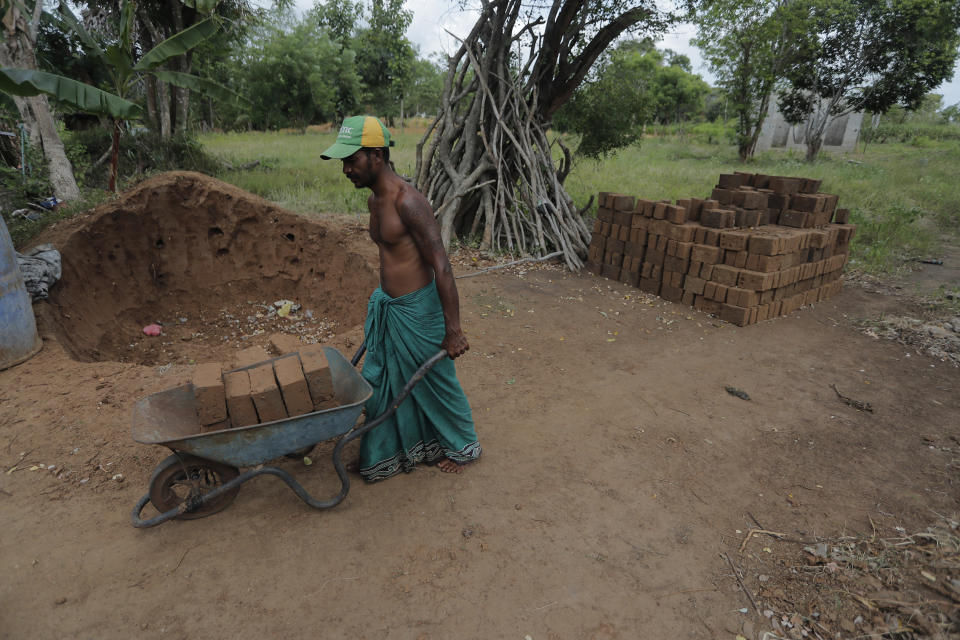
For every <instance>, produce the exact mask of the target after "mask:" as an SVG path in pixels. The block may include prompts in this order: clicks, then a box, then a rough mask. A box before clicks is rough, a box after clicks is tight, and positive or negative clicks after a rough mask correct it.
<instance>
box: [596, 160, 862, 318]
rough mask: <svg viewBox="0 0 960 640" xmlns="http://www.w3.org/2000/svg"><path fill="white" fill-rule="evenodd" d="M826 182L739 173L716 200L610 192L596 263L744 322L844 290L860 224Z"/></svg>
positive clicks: (603, 202) (602, 270) (599, 225)
mask: <svg viewBox="0 0 960 640" xmlns="http://www.w3.org/2000/svg"><path fill="white" fill-rule="evenodd" d="M819 189H820V181H819V180H808V179H805V178H787V177H780V176H766V175H759V174H748V173H734V174H727V175H721V176H720V182H719V184H718V185H717V187H716V188H715V189H714V190H713V193H712V194H711V197H710V198H709V199H706V200H701V199H698V198H689V199H685V200H677V202H676V203H671V202H669V201H666V200H663V201H659V202H654V201H651V200H643V199H641V198H635V197H634V196H630V195H624V194H619V193H601V194H600V211H599V214H598V216H597V221H596V224H595V225H594V228H593V239H592V241H591V243H590V252H589V255H588V258H587V269H589V270H590V271H591V272H592V273H595V274H597V275H602V276H605V277H607V278H610V279H614V280H620V281H621V282H625V283H627V284H629V285H632V286H635V287H639V288H640V289H641V290H642V291H646V292H649V293H652V294H654V295H659V296H660V297H662V298H664V299H665V300H669V301H671V302H679V303H683V304H686V305H689V306H693V307H695V308H697V309H699V310H700V311H704V312H706V313H712V314H716V315H717V316H719V317H720V318H721V319H723V320H726V321H727V322H732V323H734V324H737V325H739V326H744V325H747V324H752V323H754V322H759V321H761V320H766V319H767V318H773V317H776V316H780V315H784V314H787V313H791V312H792V311H795V310H796V309H799V308H800V307H802V306H804V305H807V304H810V303H813V302H818V301H820V300H825V299H826V298H829V297H830V296H832V295H834V294H836V293H837V292H838V291H839V290H840V275H841V273H842V271H843V267H844V265H845V264H846V263H847V258H848V257H849V253H850V240H851V239H852V238H853V236H854V232H855V230H856V227H855V226H854V225H851V224H848V220H849V216H850V212H849V211H848V210H846V209H837V196H835V195H831V194H828V193H820V192H819Z"/></svg>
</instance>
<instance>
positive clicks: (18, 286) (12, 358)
mask: <svg viewBox="0 0 960 640" xmlns="http://www.w3.org/2000/svg"><path fill="white" fill-rule="evenodd" d="M42 346H43V342H42V341H41V340H40V336H38V335H37V323H36V320H35V319H34V317H33V303H32V301H31V298H30V294H29V293H27V289H26V287H25V286H24V284H23V276H22V275H20V268H19V267H18V266H17V254H16V252H14V250H13V240H11V238H10V232H9V231H7V225H6V224H4V222H3V218H0V369H6V368H8V367H12V366H13V365H15V364H20V363H21V362H23V361H24V360H27V359H29V358H30V357H31V356H33V355H34V354H35V353H36V352H38V351H40V347H42Z"/></svg>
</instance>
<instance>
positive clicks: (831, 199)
mask: <svg viewBox="0 0 960 640" xmlns="http://www.w3.org/2000/svg"><path fill="white" fill-rule="evenodd" d="M817 195H818V196H820V197H821V198H823V210H824V211H827V212H829V213H830V214H831V215H833V212H834V211H835V210H836V209H837V203H839V202H840V196H838V195H836V194H835V193H818V194H817Z"/></svg>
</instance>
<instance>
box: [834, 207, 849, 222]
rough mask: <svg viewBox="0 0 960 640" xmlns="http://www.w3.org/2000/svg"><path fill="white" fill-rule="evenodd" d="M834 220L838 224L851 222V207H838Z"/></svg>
mask: <svg viewBox="0 0 960 640" xmlns="http://www.w3.org/2000/svg"><path fill="white" fill-rule="evenodd" d="M833 221H834V222H836V223H837V224H846V223H848V222H850V209H837V210H836V211H835V212H834V214H833Z"/></svg>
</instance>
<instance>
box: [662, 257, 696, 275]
mask: <svg viewBox="0 0 960 640" xmlns="http://www.w3.org/2000/svg"><path fill="white" fill-rule="evenodd" d="M689 268H690V260H688V259H684V258H678V257H676V256H666V257H664V259H663V270H664V271H670V272H671V273H686V272H687V269H689Z"/></svg>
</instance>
